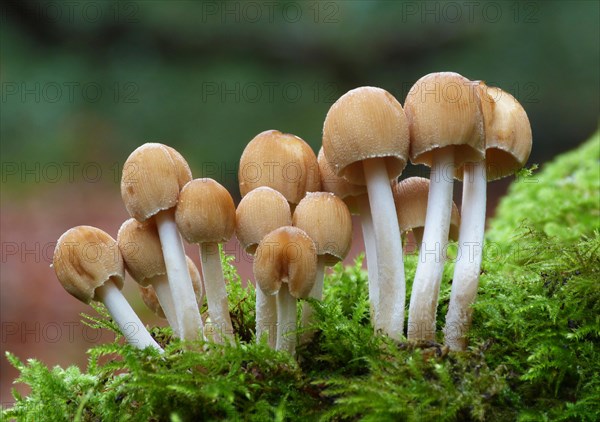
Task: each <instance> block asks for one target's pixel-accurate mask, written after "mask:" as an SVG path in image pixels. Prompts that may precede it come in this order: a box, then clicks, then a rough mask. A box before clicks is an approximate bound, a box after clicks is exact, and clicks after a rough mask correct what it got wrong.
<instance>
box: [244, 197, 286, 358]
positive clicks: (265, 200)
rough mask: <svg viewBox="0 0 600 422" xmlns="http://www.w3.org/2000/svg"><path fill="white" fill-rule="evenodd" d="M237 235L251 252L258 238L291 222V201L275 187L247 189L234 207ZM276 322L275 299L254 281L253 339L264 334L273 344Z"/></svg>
mask: <svg viewBox="0 0 600 422" xmlns="http://www.w3.org/2000/svg"><path fill="white" fill-rule="evenodd" d="M235 215H236V218H235V219H236V236H237V238H238V240H239V242H240V245H241V246H242V248H243V249H244V250H245V251H246V252H247V253H249V254H250V255H254V253H255V252H256V248H257V247H258V244H259V243H260V241H261V240H262V239H263V237H265V236H266V235H267V234H269V233H270V232H272V231H273V230H275V229H277V228H279V227H283V226H291V225H292V214H291V212H290V205H289V203H288V202H287V200H286V199H285V197H284V196H283V195H282V194H281V193H279V192H277V191H276V190H274V189H271V188H269V187H267V186H261V187H259V188H256V189H254V190H252V191H250V192H249V193H248V194H247V195H246V196H244V197H243V198H242V200H241V201H240V203H239V205H238V207H237V210H236V214H235ZM276 324H277V301H276V298H275V296H268V295H265V294H264V293H263V291H262V289H261V288H260V287H259V286H258V284H257V285H256V340H257V341H259V340H260V339H261V338H262V336H263V335H264V334H265V333H266V334H267V342H268V343H269V345H270V346H271V347H273V348H274V347H275V346H276V344H275V341H276V333H274V332H273V329H274V328H276V326H277V325H276Z"/></svg>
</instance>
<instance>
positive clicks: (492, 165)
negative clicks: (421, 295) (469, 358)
mask: <svg viewBox="0 0 600 422" xmlns="http://www.w3.org/2000/svg"><path fill="white" fill-rule="evenodd" d="M479 94H480V99H481V105H482V110H483V118H484V123H485V143H486V150H485V161H478V162H475V163H465V165H464V166H463V169H462V172H461V171H460V170H461V169H458V172H457V173H458V177H460V176H461V173H462V176H463V197H462V205H461V211H462V215H463V224H462V225H461V227H460V234H459V248H460V249H459V251H460V255H459V256H458V258H457V262H456V265H455V267H454V277H453V282H452V291H451V293H450V304H449V306H448V313H447V315H446V326H445V328H444V334H445V342H446V344H447V345H448V347H449V348H450V350H457V351H460V350H466V347H467V339H466V333H467V331H468V329H469V328H470V326H471V317H472V310H471V305H472V304H473V302H474V301H475V296H476V295H477V287H478V284H479V273H480V269H481V258H482V253H483V236H484V230H485V213H486V184H487V181H488V180H490V181H491V180H496V179H500V178H502V177H506V176H508V175H511V174H513V173H514V172H516V171H517V170H519V169H520V168H522V167H523V166H524V165H525V163H526V162H527V159H528V158H529V154H530V152H531V144H532V135H531V126H530V124H529V119H528V118H527V113H526V112H525V110H524V109H523V107H522V106H521V104H519V102H518V101H517V100H516V99H515V98H514V97H513V96H512V95H510V94H509V93H507V92H505V91H502V90H501V89H500V88H492V87H487V86H486V85H485V84H483V83H481V85H480V86H479Z"/></svg>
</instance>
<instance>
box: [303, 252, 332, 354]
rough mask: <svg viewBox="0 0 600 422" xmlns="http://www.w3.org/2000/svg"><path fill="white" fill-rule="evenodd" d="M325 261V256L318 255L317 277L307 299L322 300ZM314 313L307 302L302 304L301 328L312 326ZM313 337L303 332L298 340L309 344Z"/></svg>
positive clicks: (310, 332) (309, 332) (311, 334)
mask: <svg viewBox="0 0 600 422" xmlns="http://www.w3.org/2000/svg"><path fill="white" fill-rule="evenodd" d="M326 261H327V260H326V258H325V255H319V256H318V257H317V275H316V276H315V284H314V285H313V288H312V290H311V291H310V294H309V295H308V297H311V298H313V299H317V300H323V282H324V280H325V262H326ZM314 313H315V310H314V309H313V307H312V306H311V305H310V304H309V303H308V302H304V304H303V305H302V323H301V326H302V328H306V327H309V326H311V325H312V324H313V322H314ZM313 335H314V331H313V330H309V331H306V332H304V333H303V334H302V336H301V338H300V342H301V343H302V344H304V343H307V342H309V341H310V339H311V338H312V336H313Z"/></svg>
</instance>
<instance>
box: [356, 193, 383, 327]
mask: <svg viewBox="0 0 600 422" xmlns="http://www.w3.org/2000/svg"><path fill="white" fill-rule="evenodd" d="M356 202H357V203H358V209H359V212H360V223H361V226H362V233H363V239H364V242H365V254H366V255H367V272H368V274H369V304H370V307H371V319H372V320H373V319H374V316H375V315H376V314H377V310H376V307H377V305H378V304H379V282H378V281H377V251H376V246H375V245H376V243H375V231H374V229H373V218H372V217H371V208H370V207H369V197H368V196H367V195H361V196H359V197H358V198H356Z"/></svg>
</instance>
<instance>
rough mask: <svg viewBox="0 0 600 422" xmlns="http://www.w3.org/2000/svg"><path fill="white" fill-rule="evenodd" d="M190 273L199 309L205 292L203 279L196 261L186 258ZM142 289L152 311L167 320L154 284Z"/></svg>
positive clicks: (144, 298)
mask: <svg viewBox="0 0 600 422" xmlns="http://www.w3.org/2000/svg"><path fill="white" fill-rule="evenodd" d="M185 259H186V262H187V266H188V271H189V272H190V277H191V278H192V286H193V287H194V293H195V294H196V302H197V303H198V308H200V307H201V306H202V301H203V299H204V292H203V290H202V278H201V277H200V272H199V271H198V268H197V267H196V264H194V261H192V260H191V258H190V257H189V256H186V257H185ZM138 287H139V289H140V295H141V296H142V300H143V301H144V303H145V304H146V306H147V307H148V308H150V310H151V311H152V312H153V313H154V314H155V315H157V316H158V317H159V318H163V319H166V318H167V316H166V315H165V311H164V310H163V308H162V306H160V302H159V300H158V296H157V295H156V290H154V287H152V284H148V285H147V286H145V287H144V286H142V285H141V284H139V285H138Z"/></svg>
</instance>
